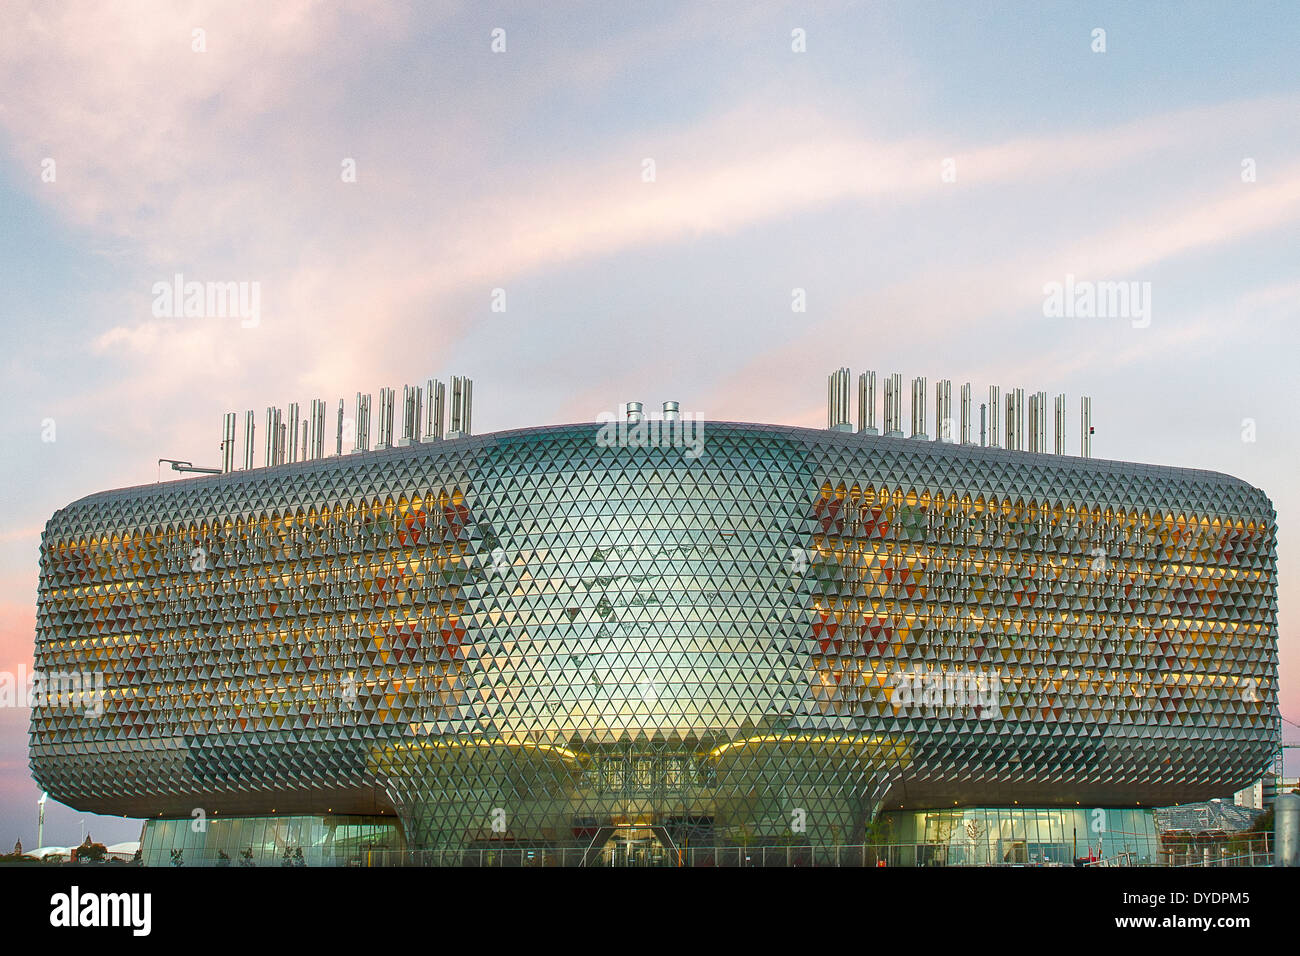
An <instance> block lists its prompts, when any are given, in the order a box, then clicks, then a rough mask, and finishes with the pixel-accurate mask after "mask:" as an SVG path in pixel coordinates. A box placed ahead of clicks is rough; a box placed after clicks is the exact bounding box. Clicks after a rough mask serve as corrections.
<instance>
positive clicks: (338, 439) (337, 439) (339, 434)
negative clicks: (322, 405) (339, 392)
mask: <svg viewBox="0 0 1300 956" xmlns="http://www.w3.org/2000/svg"><path fill="white" fill-rule="evenodd" d="M334 454H335V455H338V456H340V457H342V455H343V399H341V398H340V399H339V424H338V429H337V430H336V431H335V432H334Z"/></svg>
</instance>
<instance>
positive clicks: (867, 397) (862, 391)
mask: <svg viewBox="0 0 1300 956" xmlns="http://www.w3.org/2000/svg"><path fill="white" fill-rule="evenodd" d="M858 434H859V435H879V434H880V431H879V429H877V428H876V373H875V372H863V373H862V374H861V375H859V376H858Z"/></svg>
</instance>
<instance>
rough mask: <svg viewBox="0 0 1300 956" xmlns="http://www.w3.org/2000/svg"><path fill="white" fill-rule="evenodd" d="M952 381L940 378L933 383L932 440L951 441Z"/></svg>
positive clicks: (953, 430)
mask: <svg viewBox="0 0 1300 956" xmlns="http://www.w3.org/2000/svg"><path fill="white" fill-rule="evenodd" d="M955 431H956V429H954V428H953V427H952V381H951V380H950V379H946V378H942V379H940V380H939V381H937V382H935V383H934V440H935V441H946V442H950V441H952V440H953V433H954V432H955Z"/></svg>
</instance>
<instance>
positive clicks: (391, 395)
mask: <svg viewBox="0 0 1300 956" xmlns="http://www.w3.org/2000/svg"><path fill="white" fill-rule="evenodd" d="M366 398H367V399H369V396H366ZM396 404H397V392H396V391H395V390H393V389H391V388H384V387H383V386H382V385H381V386H380V387H379V431H378V432H377V433H376V435H375V451H383V450H384V449H385V448H392V447H393V412H394V410H395V408H396Z"/></svg>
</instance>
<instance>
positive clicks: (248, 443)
mask: <svg viewBox="0 0 1300 956" xmlns="http://www.w3.org/2000/svg"><path fill="white" fill-rule="evenodd" d="M255 428H256V425H255V423H254V420H253V410H252V409H249V410H248V411H247V412H245V413H244V471H252V469H253V449H254V448H256V447H257V445H256V444H254V441H253V432H254V430H255Z"/></svg>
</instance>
